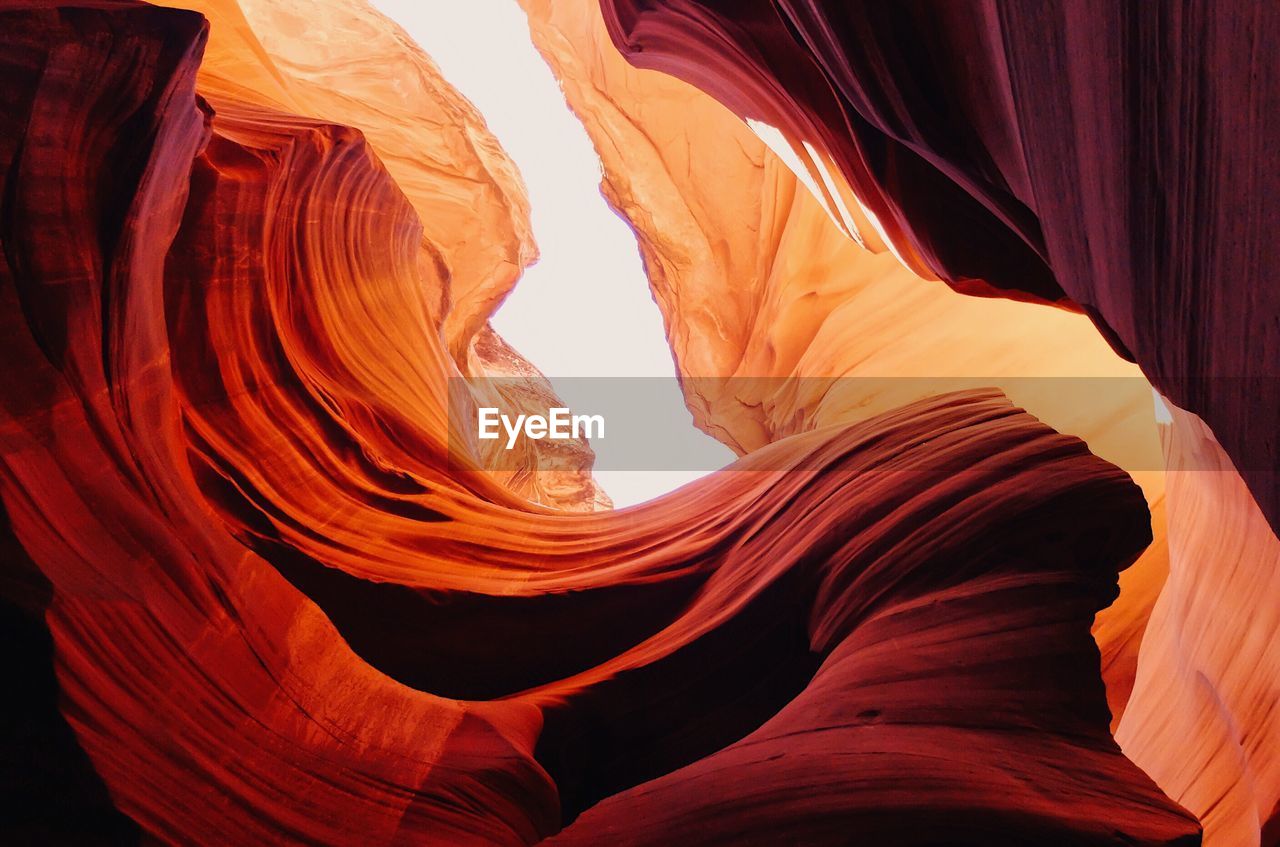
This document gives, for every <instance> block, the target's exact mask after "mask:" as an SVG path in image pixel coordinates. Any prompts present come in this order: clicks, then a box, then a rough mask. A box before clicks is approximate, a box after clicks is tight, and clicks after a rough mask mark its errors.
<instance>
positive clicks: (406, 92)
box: [175, 0, 610, 511]
mask: <svg viewBox="0 0 1280 847" xmlns="http://www.w3.org/2000/svg"><path fill="white" fill-rule="evenodd" d="M175 5H180V6H182V7H183V8H189V9H194V10H196V11H199V12H201V13H202V14H204V15H206V16H207V17H208V19H209V20H210V22H211V32H210V38H209V44H208V47H207V50H206V55H205V58H204V60H203V61H202V63H201V66H200V70H199V73H198V76H197V79H198V86H199V91H200V93H201V95H202V96H204V97H205V98H206V99H207V100H208V101H209V102H210V103H213V104H214V105H215V107H216V106H217V105H219V104H221V103H234V104H237V106H238V107H243V106H244V105H246V104H252V105H254V106H259V107H265V108H267V109H270V110H272V111H276V112H282V111H283V112H287V113H291V114H298V115H307V116H309V117H313V118H317V119H320V120H323V121H332V122H335V123H337V124H340V125H343V126H349V127H352V128H354V129H357V130H358V131H359V133H360V134H361V136H362V137H363V138H364V140H365V143H368V144H369V146H370V148H371V149H372V150H373V151H375V153H376V154H377V156H378V159H379V161H380V162H381V163H382V164H383V165H385V167H386V168H387V171H388V173H389V174H390V175H391V176H392V177H393V178H394V180H395V184H396V186H397V188H398V189H399V190H400V191H402V192H403V194H404V196H405V198H406V199H407V200H408V201H409V203H410V205H411V206H412V208H413V210H414V211H415V212H416V213H417V219H418V223H419V224H420V225H421V236H420V237H421V243H420V245H419V248H418V259H417V261H418V264H419V268H418V271H417V275H418V278H419V283H418V284H419V285H420V286H422V287H423V288H424V289H425V292H426V295H427V296H425V297H421V298H417V297H415V303H414V304H413V305H412V307H411V308H413V309H414V313H418V312H424V314H422V315H421V318H422V321H421V324H420V325H421V326H424V327H428V328H431V329H432V331H433V333H434V332H435V331H438V332H439V333H440V334H441V335H442V336H443V338H444V343H445V347H446V350H447V352H448V353H449V355H450V357H451V358H452V359H453V366H454V367H455V368H456V373H455V374H453V375H454V376H455V377H456V378H460V379H467V378H471V377H502V378H503V379H502V383H501V384H502V385H503V386H510V387H511V389H512V390H511V391H508V392H507V395H508V396H505V397H504V398H503V399H504V400H505V401H507V403H508V404H509V405H510V407H513V408H516V409H525V408H529V407H526V405H525V404H526V403H528V402H532V403H533V406H532V407H531V408H529V410H530V411H532V410H533V409H535V408H538V407H539V406H540V407H541V408H542V409H545V408H546V407H547V404H546V403H545V402H542V401H543V400H544V399H545V398H552V399H554V396H555V395H554V392H553V391H552V389H551V386H550V383H549V382H548V381H547V380H546V379H545V378H544V377H543V375H542V374H541V373H540V372H539V371H538V370H537V368H535V367H534V366H533V365H531V364H530V363H528V362H527V361H525V360H524V359H523V358H522V357H521V356H520V355H519V353H517V352H516V351H514V350H512V349H511V348H510V346H509V345H507V344H506V343H505V342H504V341H503V340H502V339H501V338H500V337H499V336H498V335H497V333H496V332H494V330H493V328H492V327H491V326H489V324H488V318H489V315H490V314H491V313H492V312H493V310H494V309H495V308H496V307H497V305H498V304H499V303H500V302H501V300H502V298H503V297H505V296H506V294H507V293H508V292H509V291H510V289H511V287H512V285H514V284H515V281H516V279H517V278H518V277H519V274H520V272H521V271H522V270H523V269H524V268H525V266H527V265H528V264H530V263H531V262H533V261H534V260H535V259H536V258H537V247H536V245H535V244H534V242H533V237H532V233H531V229H530V224H529V204H528V200H527V198H526V197H525V191H524V185H523V182H522V181H521V178H520V175H519V173H518V172H517V171H516V169H515V165H514V164H513V163H512V162H511V160H510V159H509V158H508V157H507V155H506V154H505V153H504V152H503V151H502V149H501V147H499V145H498V143H497V141H496V139H494V137H493V136H492V135H491V134H490V133H489V131H488V129H487V128H486V127H485V125H484V121H483V119H482V118H481V117H480V115H479V114H478V113H476V111H475V109H474V108H473V107H472V106H471V104H470V103H468V102H467V101H466V100H465V99H464V98H463V97H462V96H461V95H460V94H458V93H457V92H456V91H455V90H454V89H453V88H452V87H451V86H449V84H448V83H447V82H445V81H444V79H443V78H442V77H441V75H440V71H439V69H438V68H436V66H435V65H434V63H432V61H431V59H430V58H429V57H428V56H426V55H425V54H424V53H423V52H422V51H421V49H420V48H418V46H417V45H416V44H414V43H413V41H412V40H410V39H409V38H408V36H406V35H405V34H404V33H403V32H402V31H401V30H400V29H399V28H398V27H396V26H395V25H394V24H393V23H391V22H390V21H388V20H387V19H386V18H384V17H383V16H382V15H380V14H378V13H377V12H376V11H375V10H373V9H372V8H371V7H369V6H368V5H367V4H365V3H363V2H313V0H307V2H295V3H289V2H278V0H272V2H269V3H256V2H243V3H237V2H234V0H201V2H184V3H179V4H175ZM220 111H222V110H220ZM418 301H421V302H418ZM421 334H422V332H421V329H419V328H418V325H415V327H414V328H413V331H412V337H404V336H401V337H396V335H395V333H394V332H393V331H390V330H389V331H388V334H387V338H386V343H389V344H392V345H393V346H396V347H398V348H400V349H413V348H414V347H418V346H423V345H425V344H428V343H434V342H428V341H424V340H423V339H422V338H420V337H419V336H420V335H421ZM352 349H358V348H352ZM364 349H370V350H376V345H374V346H373V347H366V348H364ZM368 366H369V367H373V368H378V367H381V365H380V364H379V363H378V362H377V361H372V362H370V363H369V365H368ZM517 378H519V379H517ZM479 384H480V390H482V391H491V390H493V388H492V384H489V385H486V384H485V383H483V382H480V383H479ZM490 399H493V398H490ZM551 405H559V404H558V403H552V404H551ZM420 411H421V413H422V414H425V415H435V414H436V413H437V412H438V411H439V409H438V408H437V407H435V406H433V405H431V404H423V405H422V407H421V409H420ZM548 449H549V448H548V447H547V445H546V442H535V443H534V444H533V445H532V446H531V447H530V448H529V449H528V451H527V453H525V454H520V455H514V454H503V455H491V456H488V457H486V462H485V467H486V468H489V469H491V471H492V472H493V473H495V474H496V475H497V476H498V477H499V478H500V479H501V480H502V481H503V482H504V484H506V485H507V486H508V487H510V488H511V489H512V490H513V491H515V492H517V493H519V494H521V495H523V496H525V497H528V498H530V499H533V500H536V501H538V502H541V503H545V504H549V505H554V506H556V507H558V508H565V509H573V510H588V511H589V510H591V509H593V508H605V507H608V506H609V505H610V503H609V499H608V496H607V495H606V494H604V492H603V491H602V490H601V489H600V487H599V486H598V485H596V484H595V482H594V480H593V479H592V477H591V473H590V468H591V462H592V460H593V458H594V456H593V454H592V452H591V449H590V447H589V446H588V445H586V444H585V443H580V444H577V445H572V446H570V447H569V448H568V449H566V447H565V445H561V449H560V451H559V453H558V454H557V455H555V456H547V455H544V454H545V453H546V451H547V450H548ZM528 453H532V454H534V455H532V456H530V455H528ZM535 466H536V467H537V469H536V470H531V468H533V467H535Z"/></svg>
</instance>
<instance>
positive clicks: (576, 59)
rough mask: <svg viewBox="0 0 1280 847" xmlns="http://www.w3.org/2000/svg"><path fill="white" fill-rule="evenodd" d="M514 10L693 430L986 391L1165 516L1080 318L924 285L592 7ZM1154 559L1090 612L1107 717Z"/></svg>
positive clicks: (1157, 462) (1131, 425)
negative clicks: (555, 81) (678, 380)
mask: <svg viewBox="0 0 1280 847" xmlns="http://www.w3.org/2000/svg"><path fill="white" fill-rule="evenodd" d="M524 7H525V9H526V12H527V13H528V15H529V20H530V28H531V31H532V34H533V39H534V43H535V44H536V45H537V46H538V48H539V49H540V50H541V51H542V53H543V55H544V56H545V57H546V59H547V61H548V63H549V64H550V65H551V67H552V69H553V70H554V71H555V73H556V75H557V76H558V78H559V79H560V81H561V84H562V86H563V88H564V91H565V96H566V98H567V100H568V102H569V104H570V105H571V106H572V108H573V109H574V111H575V112H576V113H577V115H578V116H579V117H580V118H581V119H582V122H583V125H584V126H585V127H586V129H587V131H588V133H589V134H590V135H591V137H592V139H593V141H594V143H595V146H596V149H597V151H598V152H599V154H600V158H601V161H602V163H603V166H604V174H603V181H602V190H603V191H604V194H605V196H606V197H607V198H608V199H609V201H610V203H612V204H613V206H614V207H615V208H616V209H617V210H618V211H619V213H620V214H622V215H623V216H624V217H626V218H627V220H628V221H629V222H630V224H631V226H632V228H633V229H634V230H635V232H636V236H637V240H638V242H639V244H640V248H641V251H642V255H643V256H644V259H645V268H646V270H647V272H648V275H649V279H650V283H651V285H652V288H653V294H654V298H655V299H656V300H657V302H658V304H659V307H660V308H661V310H662V313H663V317H664V320H665V322H666V326H667V335H668V340H669V342H670V344H671V348H672V351H673V352H674V354H675V358H676V364H677V366H678V368H679V369H680V372H681V374H682V376H683V387H684V391H685V396H686V399H687V402H688V405H689V408H690V410H691V411H692V412H693V415H694V420H695V422H697V424H698V425H699V426H701V427H702V428H703V429H704V430H706V431H707V432H708V433H710V434H712V435H714V436H715V437H717V438H719V439H720V440H722V441H723V442H724V443H725V444H727V445H729V446H730V447H732V448H733V449H735V450H736V451H737V452H739V453H746V452H748V451H750V450H754V449H758V448H759V447H760V446H762V445H764V444H767V443H769V442H771V441H774V440H777V439H779V438H783V437H786V436H788V435H791V434H794V433H797V432H803V431H806V430H809V429H813V428H817V427H821V426H825V425H829V424H833V423H840V422H846V423H847V422H850V421H855V420H860V419H863V418H866V417H868V416H870V415H873V414H875V413H876V412H877V411H883V410H885V409H889V408H893V407H894V406H896V405H899V404H901V403H905V402H909V401H911V400H916V399H919V398H921V397H925V396H929V395H931V394H935V393H939V392H945V391H948V390H956V389H960V388H970V387H978V386H986V385H996V386H999V387H1000V388H1001V389H1002V390H1004V391H1005V392H1006V393H1007V394H1008V395H1009V396H1010V397H1011V398H1013V399H1014V401H1015V402H1017V403H1019V404H1020V405H1022V406H1023V407H1024V408H1026V409H1028V410H1029V411H1031V412H1032V413H1033V414H1035V415H1036V416H1037V417H1039V418H1040V419H1041V420H1044V421H1046V422H1047V423H1050V424H1051V425H1053V426H1054V427H1055V428H1057V429H1059V430H1061V431H1063V432H1070V433H1072V434H1075V435H1078V436H1080V437H1082V438H1084V439H1086V440H1087V441H1088V443H1089V445H1090V447H1091V449H1093V451H1094V452H1096V453H1097V454H1098V455H1100V456H1103V457H1105V458H1109V459H1111V460H1112V461H1114V462H1116V463H1118V464H1120V465H1121V466H1122V467H1125V468H1127V469H1129V470H1131V471H1132V472H1133V473H1134V476H1135V478H1136V479H1137V481H1138V482H1139V483H1140V484H1141V485H1142V486H1143V489H1144V491H1145V492H1146V494H1147V498H1148V502H1149V503H1150V506H1151V509H1152V512H1153V514H1154V516H1155V524H1156V527H1157V529H1162V528H1163V525H1164V513H1163V509H1164V505H1163V486H1164V482H1163V473H1162V472H1161V471H1160V470H1159V469H1160V468H1161V467H1162V465H1163V461H1162V457H1161V455H1160V453H1159V446H1158V440H1157V435H1156V428H1155V418H1154V414H1153V408H1152V396H1151V393H1150V389H1149V388H1148V387H1147V385H1146V382H1145V380H1144V379H1143V378H1142V377H1141V375H1140V371H1139V370H1138V369H1137V368H1136V367H1135V366H1133V365H1132V364H1129V363H1127V362H1123V361H1121V360H1120V359H1119V358H1118V357H1117V356H1116V355H1115V354H1114V352H1113V351H1112V350H1111V349H1110V348H1109V347H1108V345H1107V343H1106V342H1105V341H1104V340H1103V339H1102V338H1101V337H1100V336H1099V335H1098V333H1097V332H1096V331H1095V330H1094V328H1093V326H1091V325H1090V323H1089V321H1088V320H1087V319H1086V318H1085V317H1084V316H1082V315H1078V314H1071V313H1068V312H1066V311H1062V310H1056V309H1049V308H1044V307H1035V306H1031V305H1028V304H1023V303H1012V302H1004V301H991V300H978V299H974V298H972V297H965V296H962V295H960V294H957V293H955V292H953V291H951V290H949V289H948V288H947V287H945V286H943V285H941V284H939V283H937V282H928V281H925V280H923V279H921V278H920V277H918V276H917V275H915V274H914V273H912V272H911V271H910V270H908V269H907V268H906V267H904V266H903V264H902V263H901V261H900V259H899V258H898V257H897V256H895V254H893V253H892V252H891V251H889V250H888V249H887V247H886V245H885V244H884V243H883V242H881V241H879V240H878V239H877V234H876V232H875V230H874V228H871V227H869V226H868V224H867V223H866V222H865V220H862V221H854V225H855V226H857V225H860V226H861V228H862V229H861V232H860V233H859V234H857V237H856V238H855V237H853V236H854V231H853V230H850V229H848V228H843V227H841V226H840V222H841V221H842V220H844V219H845V218H846V217H856V216H857V213H858V207H857V206H856V205H851V204H852V203H853V201H850V203H845V204H844V205H843V206H840V207H838V208H837V207H835V206H833V207H832V209H831V210H824V207H823V205H822V204H821V203H820V202H819V200H818V199H817V198H818V197H821V196H823V191H822V190H821V189H822V186H824V185H827V184H828V183H824V182H822V178H821V177H817V178H815V179H810V180H808V181H807V185H808V186H810V187H811V188H812V191H811V190H807V189H806V181H805V180H802V179H800V178H798V177H797V176H796V175H794V174H793V173H792V171H791V170H789V169H788V166H787V164H786V163H785V162H784V160H782V159H781V158H780V157H779V156H777V155H775V154H774V153H773V152H772V151H771V150H770V149H769V147H767V146H766V144H765V143H764V141H763V140H762V139H761V138H759V137H757V136H756V135H755V134H753V132H752V131H751V130H750V129H749V128H748V127H747V126H746V125H745V124H744V123H743V122H742V121H741V120H740V119H738V118H737V117H736V116H735V115H733V114H732V113H731V112H729V111H728V110H727V109H725V108H724V107H723V106H721V105H720V104H718V103H716V102H715V101H714V100H713V99H712V98H711V97H710V96H709V95H707V94H705V93H703V92H701V91H699V90H698V89H696V88H694V87H693V86H691V85H689V84H687V83H684V82H682V81H680V80H678V79H674V78H672V77H670V76H667V75H665V74H661V73H657V72H655V71H648V70H641V69H638V68H633V67H631V66H629V65H628V64H627V63H626V61H625V59H624V58H623V57H622V56H621V55H619V54H618V53H617V52H616V51H614V50H612V49H611V48H610V45H609V42H608V38H609V36H608V32H607V30H606V29H605V25H604V19H603V17H602V16H601V14H600V9H599V6H598V5H597V4H596V3H593V2H590V1H589V0H582V2H561V1H560V0H557V2H554V3H553V2H549V0H524ZM798 146H799V145H798ZM800 149H801V150H802V151H803V147H802V146H801V147H800ZM797 170H801V171H803V168H800V167H797ZM837 178H838V175H837ZM830 185H831V190H832V191H834V190H835V189H836V185H835V183H834V182H832V183H830ZM828 193H830V192H828ZM840 209H843V212H841V211H840ZM845 213H847V214H845ZM1167 567H1168V564H1167V553H1166V547H1165V544H1164V537H1163V533H1162V532H1157V534H1156V539H1155V541H1154V542H1153V544H1152V545H1151V547H1150V548H1149V550H1148V551H1147V553H1146V554H1144V556H1143V559H1142V560H1141V561H1140V562H1139V563H1138V564H1136V565H1135V566H1134V567H1133V568H1131V569H1130V570H1129V571H1127V572H1126V573H1125V576H1124V578H1123V581H1122V592H1121V597H1120V598H1119V600H1118V601H1117V602H1116V603H1115V604H1114V605H1113V606H1112V607H1110V608H1109V609H1108V610H1106V612H1105V613H1104V614H1103V616H1102V617H1101V618H1100V620H1099V624H1098V641H1099V645H1100V647H1101V648H1102V650H1103V655H1104V674H1105V677H1106V679H1107V684H1108V692H1109V701H1110V704H1111V708H1112V712H1113V714H1114V715H1115V716H1116V718H1117V719H1118V718H1119V716H1120V714H1121V713H1122V712H1123V708H1124V704H1125V702H1126V700H1127V699H1128V692H1129V689H1130V688H1131V687H1132V684H1133V675H1134V669H1135V667H1136V664H1137V652H1138V645H1139V643H1140V642H1141V637H1142V632H1143V629H1144V627H1145V624H1146V620H1147V615H1148V614H1149V612H1150V609H1151V606H1152V604H1153V603H1154V601H1155V598H1156V595H1157V594H1158V592H1159V589H1160V586H1161V585H1162V583H1163V580H1164V575H1165V572H1166V570H1167Z"/></svg>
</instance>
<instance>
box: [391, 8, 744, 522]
mask: <svg viewBox="0 0 1280 847" xmlns="http://www.w3.org/2000/svg"><path fill="white" fill-rule="evenodd" d="M374 5H375V6H376V7H377V8H378V9H379V10H380V11H382V12H383V13H384V14H386V15H387V16H389V17H391V18H392V19H393V20H395V21H396V22H397V23H399V24H400V25H401V26H402V27H404V29H405V30H406V31H407V32H408V33H409V35H410V36H411V37H413V39H414V40H415V41H417V42H418V44H420V45H421V46H422V48H423V49H424V50H425V51H426V52H427V53H428V54H430V56H431V57H432V59H433V60H434V61H435V62H436V64H438V65H439V67H440V69H441V71H442V72H443V74H444V76H445V78H446V79H447V80H448V81H449V82H450V83H451V84H452V85H453V86H455V87H456V88H457V89H458V90H459V91H461V92H462V94H463V95H464V96H465V97H467V99H469V100H470V101H471V102H472V103H473V104H475V106H476V108H477V109H478V110H479V111H480V113H481V114H482V115H483V116H484V119H485V121H486V122H487V123H488V125H489V129H490V130H491V131H492V132H493V134H494V135H495V136H497V138H498V140H499V142H501V144H502V146H503V148H504V149H505V150H506V151H507V154H508V155H510V156H511V158H512V159H513V160H514V161H515V163H516V165H517V166H518V167H519V169H520V172H521V175H522V176H523V177H524V181H525V185H526V186H527V187H528V191H529V203H530V206H531V207H532V218H533V231H534V237H535V239H536V240H537V242H538V247H539V249H540V251H541V254H542V258H541V259H540V260H539V261H538V263H537V264H536V265H534V266H533V267H531V268H529V269H528V270H527V271H526V272H525V274H524V276H523V277H522V278H521V279H520V282H519V283H518V284H517V285H516V287H515V290H514V291H513V292H512V293H511V296H510V297H508V298H507V300H506V302H505V303H503V305H502V307H501V308H500V309H499V310H498V312H497V314H495V315H494V318H493V325H494V328H495V329H496V330H497V331H498V333H499V334H501V335H502V336H503V338H505V339H506V340H507V341H508V342H509V343H510V344H511V345H512V346H513V347H515V348H516V349H517V350H519V351H520V353H521V354H523V355H524V356H525V357H526V358H527V359H529V361H531V362H532V363H533V364H534V365H535V366H536V367H538V368H539V369H540V370H541V371H542V372H543V373H545V374H546V375H547V376H548V377H549V378H551V379H552V381H553V383H554V382H555V381H556V379H557V378H561V377H638V376H647V377H655V376H664V377H670V376H674V374H675V366H674V364H673V362H672V358H671V351H670V349H669V348H668V347H667V343H666V336H665V334H664V331H663V326H662V316H661V314H660V313H659V311H658V306H657V304H656V303H654V302H653V298H652V296H651V294H650V292H649V282H648V279H647V278H646V277H645V274H644V268H643V266H642V264H641V262H640V256H639V252H638V250H637V248H636V243H635V236H634V234H633V233H632V232H631V230H630V229H629V228H628V227H627V225H626V223H624V222H623V221H622V220H620V219H619V218H618V217H617V216H616V215H615V214H614V213H613V211H612V210H611V209H610V208H609V207H608V205H607V204H606V203H605V200H604V198H603V197H602V196H601V195H600V190H599V184H600V162H599V158H598V157H597V156H596V153H595V149H594V148H593V147H592V145H591V141H590V139H589V138H588V137H587V134H586V131H585V130H584V129H583V128H582V125H581V123H579V122H578V119H577V118H576V117H575V116H574V115H573V113H572V112H570V110H569V108H568V106H567V104H566V103H565V102H564V95H563V94H562V93H561V91H560V87H559V85H558V84H557V82H556V79H555V77H554V75H553V74H552V73H551V70H550V68H548V67H547V65H546V63H544V62H543V60H542V57H541V56H540V55H539V54H538V51H537V49H536V48H535V47H534V46H533V43H532V41H531V40H530V37H529V29H528V23H527V21H526V19H525V15H524V12H523V11H521V9H520V7H519V6H518V5H517V4H516V3H515V2H514V0H468V2H465V3H446V2H438V0H428V2H425V3H424V2H422V0H374ZM669 402H670V409H665V408H663V409H654V410H653V414H655V415H673V416H676V417H677V418H678V419H686V420H689V426H690V427H692V426H693V422H692V419H691V418H690V415H689V411H688V410H687V409H686V408H685V406H684V402H683V399H682V397H681V395H680V392H679V389H678V386H677V385H676V382H675V380H674V379H673V380H671V392H670V400H669ZM581 411H590V410H589V409H583V410H581ZM705 437H706V438H707V439H708V441H711V440H712V439H711V438H710V436H705ZM723 450H724V457H725V462H726V463H727V462H728V461H730V460H731V459H732V457H733V454H732V452H731V451H730V450H729V449H728V448H727V447H726V448H723ZM701 475H702V472H697V471H608V470H602V471H597V472H596V478H597V479H598V480H599V481H600V484H601V485H603V486H604V489H605V491H607V492H608V493H609V495H610V497H612V498H613V501H614V504H615V505H616V506H618V507H622V506H628V505H631V504H634V503H639V502H643V501H645V500H649V499H652V498H653V497H656V496H658V495H660V494H663V493H665V492H667V491H670V490H672V489H674V488H676V487H678V486H680V485H682V484H684V483H685V482H687V481H689V480H691V479H694V478H696V477H698V476H701Z"/></svg>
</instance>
